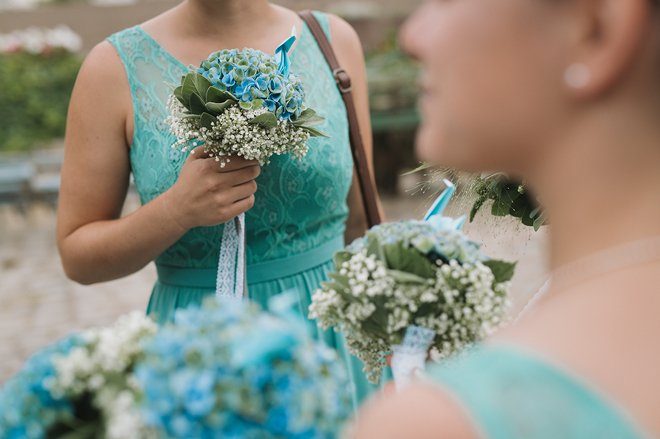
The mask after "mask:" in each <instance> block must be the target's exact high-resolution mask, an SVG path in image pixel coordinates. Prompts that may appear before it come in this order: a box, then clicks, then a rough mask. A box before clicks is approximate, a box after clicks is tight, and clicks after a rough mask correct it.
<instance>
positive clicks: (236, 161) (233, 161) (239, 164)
mask: <svg viewBox="0 0 660 439" xmlns="http://www.w3.org/2000/svg"><path fill="white" fill-rule="evenodd" d="M228 160H229V162H227V163H225V166H220V163H218V162H216V165H217V168H216V170H217V171H218V172H223V173H224V172H232V171H237V170H239V169H243V168H247V167H250V166H259V162H258V161H256V160H245V159H244V158H243V157H228Z"/></svg>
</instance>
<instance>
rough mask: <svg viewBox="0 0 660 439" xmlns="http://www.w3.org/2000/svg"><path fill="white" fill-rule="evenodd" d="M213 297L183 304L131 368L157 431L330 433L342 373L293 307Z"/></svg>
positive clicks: (342, 391) (179, 434)
mask: <svg viewBox="0 0 660 439" xmlns="http://www.w3.org/2000/svg"><path fill="white" fill-rule="evenodd" d="M290 297H291V296H288V295H286V294H285V295H281V296H278V297H277V298H276V299H273V300H271V304H270V309H271V311H272V312H270V313H266V312H263V311H261V310H260V308H259V307H258V306H257V305H255V304H252V303H250V302H247V301H245V302H244V301H234V300H227V299H221V298H220V299H218V298H212V299H210V300H208V301H207V302H206V303H205V305H204V307H202V308H190V309H186V310H182V311H179V312H178V313H177V314H176V318H175V322H174V324H172V325H169V326H166V327H164V328H163V329H162V330H161V331H160V332H159V333H158V335H157V336H156V337H155V338H154V339H153V340H152V341H151V342H150V343H149V344H148V345H147V346H146V359H145V361H144V362H143V363H141V364H140V365H139V366H138V367H137V369H136V376H137V380H138V382H139V385H140V387H141V388H142V389H144V403H143V407H144V409H143V411H144V415H145V419H147V422H148V423H149V425H150V426H152V427H154V428H155V429H156V430H157V431H159V433H160V435H161V437H171V438H193V437H222V438H248V439H249V438H259V439H268V438H334V437H337V434H338V430H339V429H340V428H341V425H342V422H343V421H344V420H345V419H346V418H347V417H348V416H349V413H350V404H349V401H348V400H347V399H346V398H347V393H346V389H347V382H346V377H345V372H344V369H343V367H342V366H341V363H340V361H339V360H338V358H337V357H336V355H335V354H334V351H332V350H330V349H329V348H327V347H325V346H324V345H322V344H320V343H316V342H314V341H313V340H312V339H311V337H310V336H309V335H308V331H307V330H306V328H305V325H306V324H305V322H304V321H302V319H300V317H299V316H295V315H292V314H289V311H288V308H289V305H288V304H287V303H286V302H287V301H289V300H290Z"/></svg>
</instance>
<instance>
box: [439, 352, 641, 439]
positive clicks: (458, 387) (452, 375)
mask: <svg viewBox="0 0 660 439" xmlns="http://www.w3.org/2000/svg"><path fill="white" fill-rule="evenodd" d="M427 374H428V376H429V377H430V378H431V379H432V380H433V381H434V382H435V383H437V384H439V385H441V386H442V388H443V389H444V390H445V391H449V393H450V394H451V395H452V396H453V397H454V399H455V400H456V401H458V402H459V403H460V404H461V405H462V407H463V408H464V410H465V411H466V413H467V414H468V416H469V417H470V418H471V420H472V421H473V422H474V424H475V426H476V427H477V430H478V431H479V433H480V437H483V438H488V439H559V438H561V439H591V438H599V439H642V438H643V437H644V435H643V434H642V432H640V431H638V430H637V429H636V428H635V426H634V424H633V422H632V421H631V420H630V419H629V417H628V416H627V415H626V414H625V413H624V412H623V411H622V410H621V409H620V408H619V407H617V406H616V405H614V404H613V403H611V402H610V401H608V400H607V399H606V397H604V396H603V395H601V394H599V392H598V391H597V390H594V389H593V388H591V387H590V386H589V385H588V384H585V383H583V382H582V381H581V380H580V379H578V378H576V377H573V376H571V375H570V374H569V373H567V372H565V371H563V370H561V369H558V368H556V367H554V366H552V365H550V364H548V363H546V362H545V361H543V360H541V359H540V358H537V357H536V356H535V355H533V354H532V355H530V354H527V353H524V352H523V351H521V350H519V349H518V348H513V347H504V346H496V347H483V348H480V349H477V350H476V351H475V352H473V353H471V354H469V355H465V356H463V357H461V358H459V359H457V360H454V361H449V362H447V363H444V364H440V365H436V366H434V367H432V368H430V369H429V371H428V373H427ZM648 437H650V436H648Z"/></svg>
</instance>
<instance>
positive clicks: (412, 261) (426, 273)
mask: <svg viewBox="0 0 660 439" xmlns="http://www.w3.org/2000/svg"><path fill="white" fill-rule="evenodd" d="M383 253H384V254H385V262H386V263H387V267H388V268H390V269H393V270H398V271H402V272H406V273H411V274H414V275H416V276H419V277H421V278H426V279H432V278H434V277H435V272H436V269H435V266H434V265H433V263H432V262H431V261H429V260H428V259H427V258H426V256H424V255H423V254H421V253H420V252H419V251H417V250H416V249H414V248H410V247H405V246H404V245H403V244H401V243H396V244H387V245H385V246H383Z"/></svg>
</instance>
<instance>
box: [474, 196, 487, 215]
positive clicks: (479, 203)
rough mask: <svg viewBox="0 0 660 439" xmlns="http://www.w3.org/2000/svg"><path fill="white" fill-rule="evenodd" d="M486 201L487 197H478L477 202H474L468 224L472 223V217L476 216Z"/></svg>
mask: <svg viewBox="0 0 660 439" xmlns="http://www.w3.org/2000/svg"><path fill="white" fill-rule="evenodd" d="M487 200H488V197H487V196H485V195H481V196H479V198H477V200H476V201H475V202H474V204H473V205H472V209H471V210H470V222H472V221H474V217H475V216H477V213H478V212H479V210H481V207H482V206H483V205H484V203H485V202H486V201H487Z"/></svg>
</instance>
